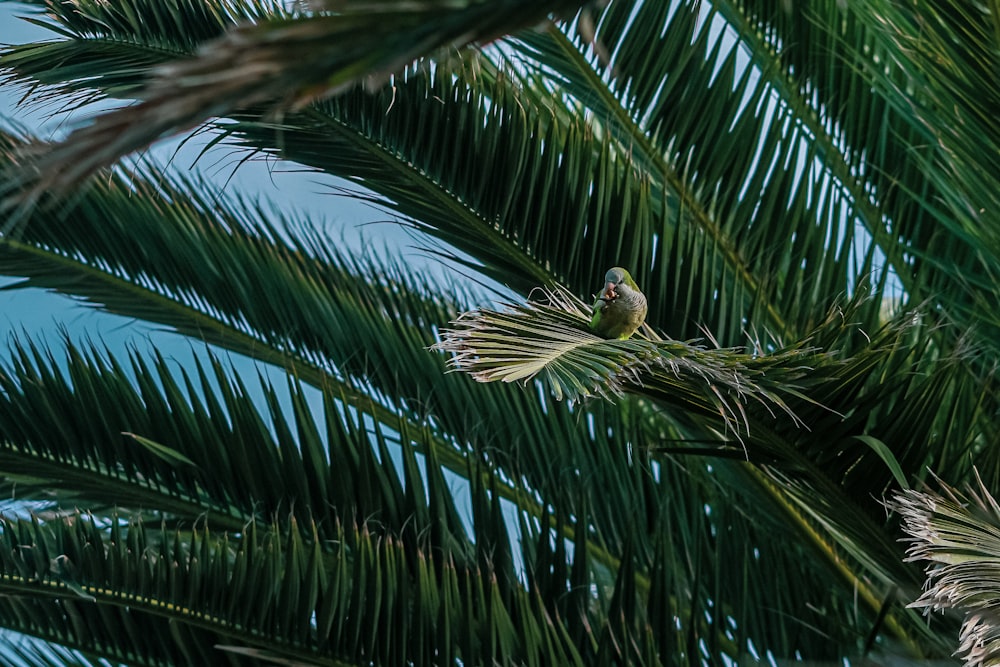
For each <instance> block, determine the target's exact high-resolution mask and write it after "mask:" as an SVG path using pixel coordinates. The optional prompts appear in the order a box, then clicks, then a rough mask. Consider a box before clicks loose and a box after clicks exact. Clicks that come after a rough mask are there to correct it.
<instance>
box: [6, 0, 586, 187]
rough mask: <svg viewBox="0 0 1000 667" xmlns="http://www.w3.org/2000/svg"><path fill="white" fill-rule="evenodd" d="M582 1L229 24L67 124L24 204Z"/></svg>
mask: <svg viewBox="0 0 1000 667" xmlns="http://www.w3.org/2000/svg"><path fill="white" fill-rule="evenodd" d="M95 4H96V3H95ZM578 4H579V2H573V1H567V0H560V1H551V2H546V3H542V4H539V3H534V2H531V3H529V2H524V1H523V0H512V1H509V2H506V3H504V5H503V6H502V7H496V6H494V5H493V3H484V2H468V3H463V4H461V5H459V6H455V5H454V3H447V2H432V3H425V4H422V5H419V6H416V7H414V6H411V5H409V4H408V3H396V4H393V3H386V2H377V3H372V2H366V1H364V0H362V1H359V2H352V3H344V2H338V3H336V11H335V12H325V11H319V12H316V13H314V14H295V15H291V16H288V17H282V16H277V15H274V14H277V12H275V13H274V14H272V15H271V16H269V17H268V20H266V21H260V22H258V23H252V24H245V25H237V26H234V27H232V28H230V29H229V30H228V31H227V32H226V33H225V34H224V35H222V36H221V37H219V38H217V39H215V40H213V41H211V42H209V43H207V44H203V45H202V46H201V48H200V51H199V55H198V56H197V57H196V58H193V59H187V60H182V61H177V62H174V63H169V64H166V65H163V66H161V67H160V68H159V69H158V71H157V72H156V73H155V74H154V76H153V77H152V80H151V83H150V84H149V85H148V86H147V87H145V89H144V90H142V91H141V92H140V93H139V95H140V97H141V98H142V99H143V101H142V102H141V103H140V104H138V105H136V106H133V107H127V108H123V109H119V110H117V111H114V112H110V113H107V114H105V115H103V116H101V117H100V118H99V119H98V120H96V121H95V122H94V123H93V124H91V125H89V126H87V127H84V128H80V129H78V130H76V131H75V132H73V133H72V135H71V137H68V138H67V139H66V140H65V142H64V143H63V144H62V146H61V148H55V147H53V148H51V149H48V150H46V151H45V152H44V153H42V154H40V155H39V156H38V157H37V158H36V159H35V160H34V169H35V174H36V176H37V179H38V180H37V182H36V183H35V184H34V185H33V186H32V189H31V192H30V193H29V194H28V196H27V198H26V199H25V200H24V201H23V202H22V204H27V205H31V204H33V203H34V200H35V199H37V198H39V197H40V196H41V195H42V193H44V192H46V191H48V190H51V189H52V188H59V189H63V190H65V189H67V188H69V187H71V186H74V185H76V184H78V183H80V182H81V181H82V180H83V179H85V178H86V177H87V176H89V175H91V174H93V173H94V172H96V171H97V170H98V169H99V168H101V167H106V166H108V165H111V164H112V163H114V162H115V161H117V160H118V159H120V158H122V157H124V156H125V155H128V154H129V153H132V152H133V151H136V150H139V149H142V148H145V147H146V146H148V145H149V144H151V143H152V142H153V141H155V140H156V139H159V138H161V137H162V136H165V135H166V134H169V133H173V132H177V131H180V130H185V129H188V128H191V127H194V126H196V125H198V124H199V123H201V122H203V121H205V120H207V119H209V118H211V117H213V116H224V115H226V114H228V113H230V112H233V111H235V110H238V109H241V108H245V107H249V106H253V105H256V104H260V103H264V102H267V103H269V104H272V105H274V111H275V112H278V111H280V110H284V109H286V108H296V107H299V106H302V105H303V104H304V103H306V102H308V101H310V100H312V99H314V98H317V97H325V96H329V95H335V94H337V93H340V92H343V91H345V90H348V89H350V88H352V87H354V86H356V85H358V84H359V83H361V82H363V81H365V80H366V78H368V77H375V79H376V80H378V79H384V78H388V76H389V75H391V74H392V73H394V72H396V71H398V70H399V69H400V68H401V67H403V66H405V65H407V64H408V63H409V62H411V61H413V60H414V59H416V58H417V57H419V56H422V55H425V54H427V53H429V52H433V51H436V50H438V49H442V48H447V47H462V46H465V45H466V44H469V43H473V42H477V41H481V40H486V41H489V40H491V39H494V38H496V37H497V36H500V35H503V34H505V33H507V32H510V31H511V30H513V29H516V28H518V27H522V26H526V25H527V26H530V25H534V24H536V23H538V22H540V21H542V20H544V19H545V18H546V17H547V16H548V15H549V13H551V12H560V11H565V10H567V9H572V8H574V7H575V6H577V5H578ZM275 7H276V8H277V5H276V6H275ZM171 18H174V17H171ZM137 20H139V19H138V18H135V19H133V21H137ZM176 23H177V21H176V19H175V20H174V21H171V22H170V25H171V26H173V25H176ZM400 35H406V37H405V38H403V39H400V38H399V36H400ZM187 40H188V43H190V38H187ZM223 72H224V74H220V73H223ZM370 81H371V80H370V79H369V82H370ZM69 164H72V165H74V166H73V167H72V168H67V167H66V166H65V165H69ZM60 165H62V166H60Z"/></svg>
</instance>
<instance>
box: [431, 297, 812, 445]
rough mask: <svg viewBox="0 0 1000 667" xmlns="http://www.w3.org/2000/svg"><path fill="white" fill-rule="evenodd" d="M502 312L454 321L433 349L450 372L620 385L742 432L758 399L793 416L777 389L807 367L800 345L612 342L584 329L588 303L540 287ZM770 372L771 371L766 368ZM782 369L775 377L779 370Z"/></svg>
mask: <svg viewBox="0 0 1000 667" xmlns="http://www.w3.org/2000/svg"><path fill="white" fill-rule="evenodd" d="M543 299H544V301H542V302H539V301H529V302H528V303H527V304H523V305H515V306H511V307H509V308H508V310H506V311H492V310H480V311H476V312H474V313H472V314H469V315H466V316H464V317H463V318H460V319H458V320H456V321H455V322H454V323H453V325H454V326H455V327H456V328H454V329H451V330H447V331H445V332H444V339H443V341H442V342H441V344H440V345H439V346H438V347H439V349H443V350H446V351H449V352H452V353H454V356H453V357H452V359H451V361H450V363H451V365H452V366H453V368H455V369H457V370H461V371H464V372H467V373H471V374H472V376H473V377H474V378H475V379H477V380H479V381H480V382H493V381H497V380H502V381H503V382H515V381H523V382H525V383H526V382H527V381H529V380H531V379H533V378H535V377H536V376H539V377H540V378H541V379H542V381H543V383H544V384H545V385H546V386H547V388H549V389H550V390H551V391H553V392H554V393H555V395H556V397H557V399H562V398H569V399H579V398H585V397H587V396H591V395H598V396H602V397H604V398H611V397H613V396H620V395H622V394H623V393H624V392H625V390H626V389H629V390H631V391H635V392H637V393H641V394H642V395H644V396H647V397H650V398H653V399H654V400H658V401H664V402H668V403H676V404H677V405H678V407H681V408H682V409H683V410H684V412H689V413H693V414H700V415H703V416H704V415H711V416H719V417H722V424H720V425H721V426H723V428H724V429H725V430H732V431H734V432H736V433H740V432H743V433H746V432H747V431H748V430H749V424H747V423H746V410H745V407H744V406H745V404H746V403H747V402H749V401H756V402H758V403H760V404H762V405H764V406H766V407H768V408H773V409H775V410H777V411H780V412H785V413H786V416H788V417H791V419H792V420H793V421H794V420H795V419H796V418H795V416H794V414H793V413H792V412H791V411H790V410H789V408H788V407H787V405H786V404H785V400H784V399H783V397H782V396H781V393H780V390H781V388H782V387H784V388H785V389H786V390H788V391H789V392H791V391H794V389H793V388H794V386H795V383H796V381H797V380H798V379H799V378H801V376H802V375H803V374H804V373H805V372H806V371H808V370H811V369H809V368H808V367H807V366H808V363H810V362H811V363H815V362H816V361H817V358H815V357H814V358H811V359H810V358H808V357H807V356H806V355H804V354H802V353H801V352H799V351H796V352H794V353H792V354H790V355H787V357H784V358H781V359H775V358H770V357H769V358H766V359H764V360H763V361H764V363H763V364H760V363H759V361H758V359H759V358H758V357H757V356H755V355H753V354H747V353H742V352H737V351H735V350H709V349H706V348H703V347H698V346H695V345H691V344H689V343H681V342H676V341H663V340H658V336H655V334H654V335H653V337H652V339H642V338H638V339H631V340H625V341H617V340H616V341H608V340H604V339H602V338H601V337H599V336H597V335H596V334H594V333H592V332H590V331H589V330H588V326H587V324H588V322H589V321H590V317H589V316H590V312H589V308H587V306H585V305H584V304H583V302H581V301H579V300H578V299H576V298H575V297H573V296H572V295H571V294H570V293H568V292H566V291H545V292H544V295H543ZM764 367H766V368H767V369H769V370H770V371H772V373H771V374H769V375H768V376H767V377H765V374H764V372H763V368H764ZM779 370H780V372H781V376H780V377H777V376H776V372H777V371H779Z"/></svg>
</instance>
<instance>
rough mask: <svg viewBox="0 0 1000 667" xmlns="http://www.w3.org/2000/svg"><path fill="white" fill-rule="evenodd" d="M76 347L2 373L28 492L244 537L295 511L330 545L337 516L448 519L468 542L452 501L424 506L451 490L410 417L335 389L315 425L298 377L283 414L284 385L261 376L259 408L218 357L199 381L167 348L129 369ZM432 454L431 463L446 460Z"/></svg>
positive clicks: (199, 369) (11, 453) (5, 428)
mask: <svg viewBox="0 0 1000 667" xmlns="http://www.w3.org/2000/svg"><path fill="white" fill-rule="evenodd" d="M65 347H66V352H67V356H68V358H67V359H66V361H65V362H64V363H63V364H59V363H58V362H57V361H56V359H54V358H53V356H52V353H51V352H48V351H46V350H43V349H40V348H39V347H37V346H35V345H33V344H29V345H23V344H19V343H15V345H14V347H13V349H12V354H13V356H14V362H12V365H11V368H10V369H7V370H4V371H3V372H0V387H2V400H0V403H2V406H3V407H2V410H0V412H2V415H0V469H3V470H4V472H5V474H6V475H7V476H8V480H11V479H13V480H15V481H16V484H15V485H14V486H13V487H12V492H13V493H16V496H17V497H19V498H22V499H25V500H36V501H44V502H46V503H49V504H55V505H54V506H55V507H59V506H62V507H65V506H72V505H73V504H80V503H84V504H85V505H86V506H88V507H93V508H94V509H95V510H96V509H97V508H98V507H113V506H119V507H132V508H135V509H145V510H149V511H156V512H159V513H161V514H163V515H166V516H171V517H173V518H174V519H187V520H190V521H193V520H195V519H197V518H198V517H207V518H208V519H209V520H210V521H211V522H212V523H213V524H214V525H217V526H219V527H223V528H226V529H229V530H233V531H238V530H240V529H241V527H242V526H243V525H244V524H245V523H246V522H247V521H250V520H252V519H253V518H254V517H258V516H265V517H266V516H270V515H272V514H274V513H277V512H282V511H284V512H289V513H291V514H293V515H294V516H296V517H297V518H298V520H299V521H300V522H305V521H308V520H315V521H317V522H318V524H319V526H320V529H319V530H320V534H321V535H323V536H324V537H326V535H325V533H324V531H326V530H332V529H333V527H334V525H335V523H336V521H338V520H340V521H345V520H354V519H356V518H367V519H371V520H373V521H377V522H378V523H379V524H380V525H383V526H385V527H386V529H388V530H395V531H398V532H399V533H403V532H405V530H412V531H414V532H415V533H419V532H421V531H423V530H429V529H430V527H431V523H430V522H433V521H436V520H438V519H437V518H436V517H440V518H441V519H442V520H444V522H445V523H444V524H443V525H442V526H441V527H440V528H439V529H437V530H438V533H439V534H440V535H441V538H442V540H443V543H447V544H449V545H452V546H455V547H457V548H458V549H459V551H461V549H462V548H463V547H461V542H462V540H463V539H464V538H462V537H461V536H462V535H463V534H464V529H463V528H462V525H461V521H460V519H459V518H458V512H457V510H456V508H455V507H454V505H453V504H451V497H450V496H446V495H441V494H440V493H432V494H426V495H427V499H426V500H425V492H424V489H426V488H427V485H434V484H442V483H443V482H441V481H440V480H439V479H438V475H439V474H440V473H438V472H434V471H432V472H429V473H427V475H426V479H427V481H426V482H425V481H423V478H424V476H423V475H422V474H421V473H420V472H419V464H418V462H417V458H416V454H415V452H414V449H413V445H414V444H416V443H421V442H424V443H425V441H422V437H425V436H422V435H421V434H419V433H414V434H413V439H412V440H411V439H405V438H407V436H408V434H409V433H410V432H411V431H412V429H408V428H407V426H406V425H405V424H404V423H402V422H400V421H397V422H396V423H395V424H392V425H389V426H383V425H382V424H380V423H379V422H369V421H368V420H366V419H365V418H364V417H362V416H360V415H358V414H357V413H355V412H353V411H352V410H351V409H349V408H348V405H347V404H345V402H344V399H343V397H342V396H339V395H337V394H336V393H333V392H330V391H327V392H324V393H323V395H322V396H321V397H319V398H321V401H322V406H323V413H322V421H318V419H317V417H315V416H313V410H314V408H312V407H311V406H310V405H309V402H310V398H309V397H308V396H307V395H306V393H305V392H304V390H303V388H302V387H301V386H299V385H297V384H295V383H291V382H290V386H289V388H288V394H289V399H288V400H290V403H291V409H290V414H289V416H287V417H286V416H285V410H284V409H283V407H282V405H281V403H282V399H281V398H280V396H279V394H278V392H277V391H276V390H275V389H274V388H273V387H271V386H269V385H268V384H266V383H264V382H263V380H262V384H263V385H264V386H263V400H264V404H265V406H262V407H258V406H257V405H256V404H255V402H254V399H253V398H252V392H251V390H250V389H249V388H248V387H247V386H246V385H245V384H244V382H243V381H242V380H240V379H239V378H236V377H231V376H230V373H229V372H227V371H226V369H225V368H224V367H223V365H222V364H221V362H219V361H218V360H217V359H215V358H214V357H212V356H209V359H208V363H209V368H205V367H204V366H203V365H202V362H201V361H198V360H196V362H195V368H194V373H193V375H189V374H188V372H187V371H181V372H180V378H175V376H174V373H173V372H171V371H170V370H169V365H170V364H169V363H168V361H167V360H166V359H165V358H163V357H162V356H160V355H159V354H155V355H154V364H153V365H152V367H151V366H150V365H148V364H147V362H145V361H144V360H143V358H142V357H140V356H139V355H138V354H133V355H132V357H131V359H130V360H129V362H128V363H127V364H123V363H122V362H120V361H119V360H117V359H116V358H115V357H114V355H111V354H110V353H108V352H107V351H100V350H98V349H94V348H91V349H89V350H80V349H77V348H76V346H74V345H73V344H71V343H70V342H68V341H67V342H66V343H65ZM60 365H64V367H65V370H63V371H60V370H59V366H60ZM126 367H128V370H126ZM130 375H132V376H134V380H132V379H130V377H129V376H130ZM393 427H394V428H393ZM389 429H392V430H389ZM373 440H374V441H375V442H376V443H378V446H377V447H376V448H373V447H372V446H371V444H372V441H373ZM208 443H216V444H215V445H213V446H208ZM422 449H423V450H424V451H426V452H427V454H426V455H425V456H423V457H422V458H423V459H424V462H425V463H430V462H432V461H435V459H434V455H433V452H431V451H430V448H429V447H427V446H426V443H425V444H424V446H423V447H422ZM391 452H394V454H391ZM393 460H397V461H399V462H400V468H399V469H396V467H395V465H394V464H393V462H392V461H393ZM19 471H21V472H19ZM25 473H27V474H25ZM407 489H410V490H409V491H407ZM413 489H420V491H419V492H414V491H413ZM427 502H429V503H431V505H430V506H426V505H425V503H427ZM441 503H443V504H441ZM405 526H409V528H408V529H404V527H405Z"/></svg>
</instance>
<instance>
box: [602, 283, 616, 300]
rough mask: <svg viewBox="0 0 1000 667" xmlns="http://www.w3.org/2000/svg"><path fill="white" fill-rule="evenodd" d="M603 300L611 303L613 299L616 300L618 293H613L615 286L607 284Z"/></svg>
mask: <svg viewBox="0 0 1000 667" xmlns="http://www.w3.org/2000/svg"><path fill="white" fill-rule="evenodd" d="M603 298H604V300H605V301H611V300H613V299H617V298H618V293H617V292H615V284H614V283H608V284H607V285H605V286H604V295H603Z"/></svg>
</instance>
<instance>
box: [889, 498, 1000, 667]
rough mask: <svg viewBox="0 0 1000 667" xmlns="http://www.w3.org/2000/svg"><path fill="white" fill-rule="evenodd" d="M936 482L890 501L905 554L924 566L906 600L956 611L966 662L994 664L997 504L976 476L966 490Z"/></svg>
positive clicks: (999, 651)
mask: <svg viewBox="0 0 1000 667" xmlns="http://www.w3.org/2000/svg"><path fill="white" fill-rule="evenodd" d="M941 486H942V491H941V493H935V492H931V491H916V490H910V491H906V492H901V493H898V494H896V495H895V496H894V497H893V498H892V501H891V502H890V503H889V507H890V508H891V509H893V510H895V511H896V512H898V513H899V515H900V517H901V518H902V520H903V530H904V531H905V532H906V534H907V535H908V537H907V542H909V546H908V548H907V556H908V559H909V560H912V561H919V562H923V563H925V567H926V573H927V582H926V584H925V586H924V591H923V593H922V594H921V595H920V597H919V598H917V599H916V600H913V602H911V603H910V606H911V607H915V608H918V609H924V610H927V611H945V612H948V611H955V612H958V613H959V614H961V615H962V616H963V618H964V622H963V624H962V629H961V634H960V645H959V647H958V651H957V653H958V654H960V655H961V657H962V658H963V659H964V660H965V664H966V665H970V666H971V665H988V664H994V663H995V662H996V661H997V660H998V659H1000V638H998V627H1000V616H998V614H997V611H996V604H995V601H996V598H997V595H998V592H1000V571H998V569H997V555H998V554H1000V505H998V504H997V501H996V500H995V499H994V497H993V495H992V494H990V492H989V491H988V490H987V489H986V487H985V486H983V484H982V482H981V481H979V482H978V484H977V486H976V488H973V487H970V488H969V489H968V491H967V492H965V493H962V492H961V491H958V490H956V489H954V488H952V487H949V486H948V485H947V484H943V483H942V484H941Z"/></svg>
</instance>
